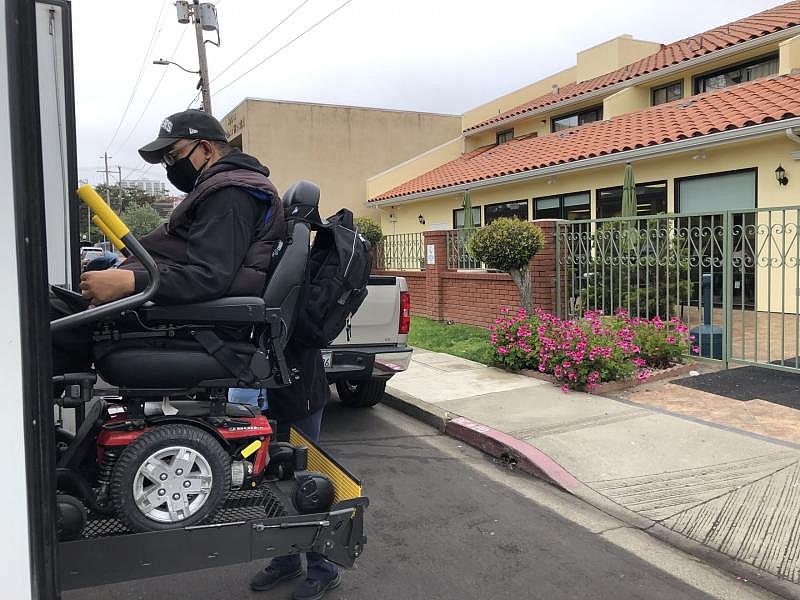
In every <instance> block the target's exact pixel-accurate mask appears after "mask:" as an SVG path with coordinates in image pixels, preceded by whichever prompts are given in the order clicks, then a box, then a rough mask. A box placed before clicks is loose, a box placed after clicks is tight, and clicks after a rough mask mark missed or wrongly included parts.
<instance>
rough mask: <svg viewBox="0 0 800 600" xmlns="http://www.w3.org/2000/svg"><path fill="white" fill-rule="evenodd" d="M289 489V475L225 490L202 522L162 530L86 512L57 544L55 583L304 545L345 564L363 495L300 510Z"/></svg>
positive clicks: (361, 540)
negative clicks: (134, 527) (78, 529)
mask: <svg viewBox="0 0 800 600" xmlns="http://www.w3.org/2000/svg"><path fill="white" fill-rule="evenodd" d="M348 476H349V474H348ZM294 489H295V483H294V481H292V480H288V481H277V482H267V483H263V484H261V485H260V486H259V487H258V488H257V489H254V490H236V491H232V492H231V493H229V495H228V497H227V499H226V500H225V503H224V504H223V505H222V508H221V509H220V510H218V511H217V513H216V514H215V515H214V517H213V518H212V519H211V520H210V521H209V522H208V523H207V524H203V525H197V526H193V527H184V528H181V529H170V530H166V531H151V532H146V533H132V532H130V531H129V530H128V529H127V528H126V527H125V525H124V524H123V523H122V522H121V521H119V520H118V519H115V518H111V517H106V516H102V515H90V518H89V521H88V522H87V524H86V527H85V528H84V529H83V532H82V534H81V537H80V538H79V539H76V540H70V541H63V542H60V543H59V548H58V554H59V556H58V563H59V571H60V578H61V586H62V589H64V590H68V589H76V588H84V587H90V586H97V585H105V584H110V583H117V582H121V581H129V580H134V579H142V578H146V577H157V576H160V575H169V574H172V573H179V572H184V571H192V570H198V569H207V568H213V567H221V566H225V565H232V564H237V563H243V562H250V561H252V560H259V559H268V558H271V557H274V556H280V555H284V554H293V553H299V552H309V551H313V552H319V553H320V554H323V555H325V556H326V557H327V558H328V559H329V560H331V561H333V562H335V563H337V564H339V565H341V566H344V567H352V566H353V564H354V562H355V560H356V558H358V556H359V555H360V554H361V552H362V551H363V547H364V544H365V543H366V537H365V536H364V534H363V531H364V529H363V527H364V509H365V508H366V507H367V506H368V504H369V501H368V500H367V499H366V498H362V497H359V498H354V499H349V500H344V501H340V502H337V503H336V504H334V505H333V506H332V507H331V509H330V510H329V511H328V512H325V513H316V514H306V515H301V514H298V512H297V511H296V510H295V508H294V505H293V502H292V494H293V493H294Z"/></svg>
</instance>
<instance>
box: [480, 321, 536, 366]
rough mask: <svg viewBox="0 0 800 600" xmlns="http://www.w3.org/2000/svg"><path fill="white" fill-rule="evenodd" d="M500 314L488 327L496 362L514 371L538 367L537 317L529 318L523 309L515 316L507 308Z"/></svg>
mask: <svg viewBox="0 0 800 600" xmlns="http://www.w3.org/2000/svg"><path fill="white" fill-rule="evenodd" d="M500 312H501V317H500V318H499V319H495V320H494V325H492V326H490V327H489V331H490V332H491V341H492V346H494V349H495V352H497V362H498V363H499V364H501V365H502V366H504V367H506V368H508V369H512V370H514V371H519V370H520V369H535V368H536V367H538V366H539V338H538V336H537V334H536V329H537V328H538V326H539V319H538V317H529V316H528V315H527V313H526V312H525V309H520V310H519V311H518V312H517V314H511V313H510V312H509V310H508V309H507V308H503V309H501V310H500Z"/></svg>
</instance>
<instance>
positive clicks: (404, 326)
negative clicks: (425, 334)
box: [397, 292, 411, 334]
mask: <svg viewBox="0 0 800 600" xmlns="http://www.w3.org/2000/svg"><path fill="white" fill-rule="evenodd" d="M409 329H411V295H410V294H409V293H408V292H400V325H399V327H398V328H397V333H401V334H407V333H408V330H409Z"/></svg>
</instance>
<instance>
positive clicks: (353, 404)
mask: <svg viewBox="0 0 800 600" xmlns="http://www.w3.org/2000/svg"><path fill="white" fill-rule="evenodd" d="M385 390H386V379H363V380H350V379H342V380H339V381H337V382H336V392H337V393H338V394H339V400H341V401H342V404H344V405H345V406H349V407H350V408H369V407H370V406H375V405H376V404H377V403H378V402H380V401H381V398H383V392H384V391H385Z"/></svg>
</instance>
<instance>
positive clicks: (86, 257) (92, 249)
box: [81, 246, 106, 271]
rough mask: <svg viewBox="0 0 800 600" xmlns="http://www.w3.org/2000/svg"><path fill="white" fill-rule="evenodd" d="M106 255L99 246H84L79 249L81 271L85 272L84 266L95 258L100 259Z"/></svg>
mask: <svg viewBox="0 0 800 600" xmlns="http://www.w3.org/2000/svg"><path fill="white" fill-rule="evenodd" d="M105 253H106V251H105V250H103V249H102V248H100V247H99V246H84V247H83V248H81V271H85V270H86V266H87V265H88V264H89V263H90V262H91V261H93V260H94V259H95V258H100V257H101V256H103V255H104V254H105Z"/></svg>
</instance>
